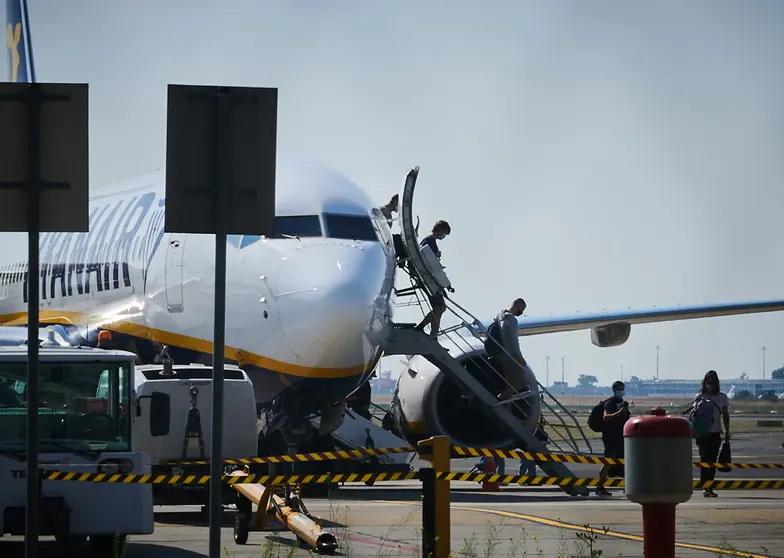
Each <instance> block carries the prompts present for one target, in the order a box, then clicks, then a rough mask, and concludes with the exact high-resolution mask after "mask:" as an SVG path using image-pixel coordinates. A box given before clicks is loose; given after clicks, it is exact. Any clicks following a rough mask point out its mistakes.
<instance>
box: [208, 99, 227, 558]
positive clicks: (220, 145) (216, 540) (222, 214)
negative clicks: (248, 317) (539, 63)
mask: <svg viewBox="0 0 784 558" xmlns="http://www.w3.org/2000/svg"><path fill="white" fill-rule="evenodd" d="M227 102H228V99H227V98H226V96H225V94H223V93H222V92H221V91H220V90H219V92H218V99H217V103H218V106H217V111H216V115H217V136H218V137H217V144H216V149H217V150H218V154H217V158H216V165H215V174H216V176H215V190H216V191H215V194H216V195H215V331H214V333H213V341H212V342H213V356H212V452H211V455H210V462H211V463H210V527H209V533H210V543H209V556H210V558H220V556H221V542H220V535H221V511H222V496H223V483H222V482H221V476H222V474H223V451H222V450H223V448H222V445H223V353H224V346H225V343H226V340H225V333H226V227H227V223H226V215H227V213H226V209H227V197H228V192H227V189H228V186H229V184H228V182H227V168H226V167H227V164H228V161H229V158H228V155H230V146H228V145H227V143H228V141H227V140H228V134H227V133H226V129H227V127H228V123H227V122H226V103H227Z"/></svg>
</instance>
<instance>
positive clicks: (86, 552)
mask: <svg viewBox="0 0 784 558" xmlns="http://www.w3.org/2000/svg"><path fill="white" fill-rule="evenodd" d="M24 555H25V552H24V542H22V541H2V542H0V556H2V557H3V558H24ZM38 556H39V558H91V554H90V547H89V545H88V544H85V545H82V546H74V547H67V549H66V548H64V547H62V546H61V545H59V544H57V543H55V542H54V541H48V540H44V541H40V542H39V543H38ZM203 556H207V555H206V554H201V553H198V552H193V551H191V550H183V549H181V548H176V547H173V546H163V545H159V544H148V543H145V544H135V543H133V542H130V544H128V550H127V553H126V555H125V558H201V557H203Z"/></svg>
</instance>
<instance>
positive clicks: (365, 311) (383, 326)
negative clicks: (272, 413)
mask: <svg viewBox="0 0 784 558" xmlns="http://www.w3.org/2000/svg"><path fill="white" fill-rule="evenodd" d="M164 212H165V177H164V174H163V173H157V174H154V175H150V176H146V177H143V178H141V179H137V180H134V181H132V182H128V183H123V184H119V185H117V186H114V187H111V188H107V189H105V190H101V191H100V192H99V193H98V194H95V195H93V196H92V197H91V199H90V232H89V233H48V234H43V235H42V237H41V242H40V248H41V255H40V261H41V291H40V294H41V304H40V311H41V321H42V322H43V323H60V324H69V325H73V326H77V327H78V328H79V330H80V331H82V332H89V331H94V330H95V328H99V327H100V328H104V329H108V330H111V331H115V332H118V333H120V334H127V335H129V336H131V337H134V338H140V339H147V340H152V341H154V342H157V343H160V344H164V345H169V346H171V347H179V348H182V349H186V350H189V351H193V353H194V354H195V353H198V354H201V355H209V354H211V353H212V351H213V347H212V339H213V329H214V319H213V318H214V312H213V300H214V294H213V293H214V253H215V237H214V236H212V235H191V234H174V233H165V232H164ZM276 216H277V217H276V237H275V238H264V237H258V236H255V237H250V236H230V237H229V239H228V247H227V248H228V253H227V261H226V263H227V284H226V353H225V356H226V359H227V360H228V361H230V362H236V363H238V364H239V365H240V366H242V367H243V368H244V369H245V370H246V371H248V373H249V375H250V377H251V379H252V380H253V383H254V387H255V391H256V398H257V400H259V401H266V400H269V399H271V398H272V397H274V396H275V395H276V394H277V393H279V392H280V391H281V390H283V389H284V388H286V387H289V386H296V385H298V386H299V387H300V388H303V391H302V393H303V394H307V395H308V396H309V397H314V398H315V399H316V400H318V401H319V402H321V403H325V402H326V400H327V399H331V398H334V397H341V396H344V395H346V394H348V393H349V392H350V391H352V390H353V389H354V388H355V387H356V386H357V385H358V384H359V383H360V381H361V380H362V378H363V374H364V373H366V372H369V370H370V369H372V367H373V366H374V364H375V361H376V359H377V358H378V356H379V355H380V351H381V347H382V344H383V342H384V341H385V339H386V338H387V335H388V333H389V330H390V325H391V318H392V315H391V314H392V303H391V301H390V296H391V295H392V293H393V290H394V289H393V286H394V278H395V265H394V260H395V257H394V248H393V243H392V237H391V233H390V230H389V227H388V225H387V223H386V221H385V220H384V219H383V217H382V216H381V215H380V213H379V212H378V210H376V209H374V204H373V203H372V201H371V200H370V199H369V197H368V196H367V195H366V194H365V192H364V191H363V190H362V189H361V188H360V187H359V186H357V185H356V184H354V183H353V182H351V181H350V180H349V179H348V178H346V177H344V176H343V175H341V174H338V173H337V172H334V171H332V170H330V169H328V168H325V167H323V166H320V165H317V164H314V163H308V162H301V161H292V160H287V159H281V158H280V157H279V159H278V165H277V185H276ZM278 233H280V234H283V235H287V236H285V237H282V238H278V237H277V234H278ZM14 236H15V238H13V239H12V238H11V235H8V238H7V239H6V240H4V241H3V243H2V248H0V273H1V275H2V280H1V281H0V322H1V323H2V324H3V325H17V324H24V323H25V322H26V311H27V304H26V295H25V290H26V273H25V271H26V266H27V251H26V250H27V249H26V241H25V238H24V237H23V236H21V235H14ZM297 237H298V238H297ZM303 381H306V382H304V383H303ZM313 410H314V411H315V410H318V409H313Z"/></svg>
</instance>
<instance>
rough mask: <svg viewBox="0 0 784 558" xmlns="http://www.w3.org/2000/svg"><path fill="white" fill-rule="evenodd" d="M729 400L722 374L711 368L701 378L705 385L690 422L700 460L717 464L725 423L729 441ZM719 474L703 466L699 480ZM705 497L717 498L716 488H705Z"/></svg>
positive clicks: (695, 402)
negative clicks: (720, 380)
mask: <svg viewBox="0 0 784 558" xmlns="http://www.w3.org/2000/svg"><path fill="white" fill-rule="evenodd" d="M729 407H730V399H729V397H727V394H726V393H724V392H723V391H721V384H720V383H719V375H718V374H717V373H716V371H715V370H710V371H709V372H708V373H707V374H705V377H704V378H703V380H702V388H701V389H700V392H699V393H698V394H697V396H696V397H695V398H694V402H693V403H692V405H691V407H690V408H689V422H690V423H691V425H692V430H693V431H694V437H695V438H696V440H697V448H698V449H699V451H700V461H701V462H703V463H716V461H717V460H718V458H719V451H720V450H721V443H722V428H721V427H722V423H724V441H725V442H729V440H730V410H729ZM715 477H716V469H715V468H705V467H700V481H703V482H704V481H712V480H713V479H714V478H715ZM702 495H703V496H705V497H706V498H716V497H717V496H718V494H716V493H715V492H714V491H713V489H711V488H706V489H705V491H704V492H703V494H702Z"/></svg>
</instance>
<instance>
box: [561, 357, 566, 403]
mask: <svg viewBox="0 0 784 558" xmlns="http://www.w3.org/2000/svg"><path fill="white" fill-rule="evenodd" d="M565 378H566V357H561V395H563V394H564V393H566V381H565Z"/></svg>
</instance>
